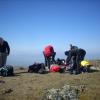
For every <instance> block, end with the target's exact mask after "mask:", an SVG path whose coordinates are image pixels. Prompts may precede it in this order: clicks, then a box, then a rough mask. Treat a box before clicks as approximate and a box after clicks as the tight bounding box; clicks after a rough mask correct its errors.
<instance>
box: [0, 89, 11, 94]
mask: <svg viewBox="0 0 100 100" xmlns="http://www.w3.org/2000/svg"><path fill="white" fill-rule="evenodd" d="M1 92H2V94H5V93H10V92H12V89H6V88H4V89H2V91H1Z"/></svg>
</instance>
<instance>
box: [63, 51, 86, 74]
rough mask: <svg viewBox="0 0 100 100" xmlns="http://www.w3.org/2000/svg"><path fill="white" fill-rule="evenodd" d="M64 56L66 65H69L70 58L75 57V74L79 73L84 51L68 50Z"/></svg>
mask: <svg viewBox="0 0 100 100" xmlns="http://www.w3.org/2000/svg"><path fill="white" fill-rule="evenodd" d="M65 55H66V56H67V59H66V64H67V63H69V61H70V60H71V58H72V56H74V57H75V63H76V66H77V69H76V70H77V73H79V68H80V62H81V61H82V60H83V59H84V57H85V55H86V51H85V50H83V49H77V50H69V51H65Z"/></svg>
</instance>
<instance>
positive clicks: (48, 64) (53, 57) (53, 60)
mask: <svg viewBox="0 0 100 100" xmlns="http://www.w3.org/2000/svg"><path fill="white" fill-rule="evenodd" d="M43 55H44V52H43ZM55 55H56V52H54V53H53V54H52V55H50V56H45V55H44V59H45V66H48V68H49V69H50V58H51V57H52V63H53V62H55Z"/></svg>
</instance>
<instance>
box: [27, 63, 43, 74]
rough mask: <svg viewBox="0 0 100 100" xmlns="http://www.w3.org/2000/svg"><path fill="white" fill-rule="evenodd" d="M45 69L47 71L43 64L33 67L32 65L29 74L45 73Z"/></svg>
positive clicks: (35, 64) (36, 64)
mask: <svg viewBox="0 0 100 100" xmlns="http://www.w3.org/2000/svg"><path fill="white" fill-rule="evenodd" d="M41 69H43V70H44V71H45V66H44V64H43V63H34V64H33V65H30V66H29V68H28V72H30V73H33V72H34V73H44V71H43V70H41Z"/></svg>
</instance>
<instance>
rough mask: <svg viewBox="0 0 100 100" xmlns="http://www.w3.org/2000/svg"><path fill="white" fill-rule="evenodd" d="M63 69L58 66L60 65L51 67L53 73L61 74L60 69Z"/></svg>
mask: <svg viewBox="0 0 100 100" xmlns="http://www.w3.org/2000/svg"><path fill="white" fill-rule="evenodd" d="M60 68H61V67H60V66H59V65H58V64H52V65H51V66H50V70H51V72H59V69H60Z"/></svg>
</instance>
